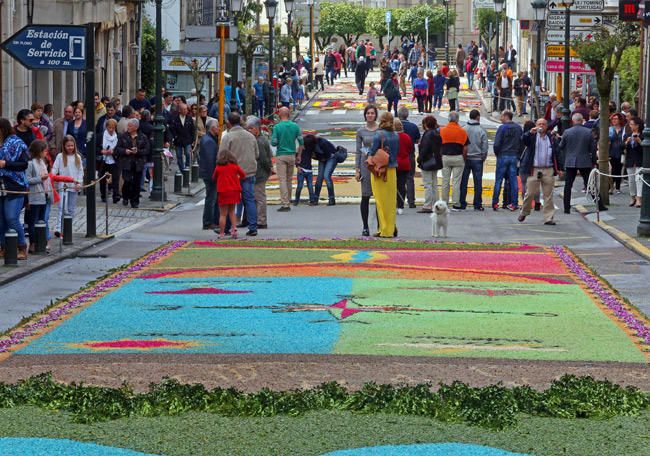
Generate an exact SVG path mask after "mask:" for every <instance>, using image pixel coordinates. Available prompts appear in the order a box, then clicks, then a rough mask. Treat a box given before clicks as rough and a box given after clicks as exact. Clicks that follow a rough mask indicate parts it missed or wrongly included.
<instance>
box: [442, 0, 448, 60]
mask: <svg viewBox="0 0 650 456" xmlns="http://www.w3.org/2000/svg"><path fill="white" fill-rule="evenodd" d="M442 4H443V5H445V60H446V61H447V64H449V0H442Z"/></svg>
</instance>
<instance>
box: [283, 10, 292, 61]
mask: <svg viewBox="0 0 650 456" xmlns="http://www.w3.org/2000/svg"><path fill="white" fill-rule="evenodd" d="M293 3H294V0H284V9H285V10H286V12H287V36H288V37H289V39H288V40H287V43H288V48H289V49H288V51H289V61H291V52H292V51H293V43H292V42H291V36H292V32H293V31H292V30H291V27H292V26H293V24H292V22H291V13H293Z"/></svg>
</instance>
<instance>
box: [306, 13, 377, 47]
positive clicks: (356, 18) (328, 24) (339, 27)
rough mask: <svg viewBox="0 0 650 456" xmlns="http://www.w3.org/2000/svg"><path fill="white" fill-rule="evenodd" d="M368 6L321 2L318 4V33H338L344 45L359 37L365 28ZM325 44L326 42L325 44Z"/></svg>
mask: <svg viewBox="0 0 650 456" xmlns="http://www.w3.org/2000/svg"><path fill="white" fill-rule="evenodd" d="M367 11H368V8H364V7H362V6H359V5H355V4H349V3H322V4H321V6H320V22H319V25H318V27H319V34H321V33H322V36H329V37H330V39H331V37H332V36H333V35H339V36H340V37H341V38H343V41H344V42H345V44H346V46H349V45H350V44H352V43H353V42H354V41H356V40H357V39H359V36H361V35H362V34H363V33H365V30H366V13H367ZM325 46H327V44H325Z"/></svg>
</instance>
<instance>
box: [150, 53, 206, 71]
mask: <svg viewBox="0 0 650 456" xmlns="http://www.w3.org/2000/svg"><path fill="white" fill-rule="evenodd" d="M193 61H196V63H195V62H193ZM193 64H195V65H196V67H197V69H198V70H199V71H200V72H201V73H216V72H217V70H218V69H219V56H217V57H213V56H197V55H189V54H167V55H163V56H161V66H162V70H163V71H165V72H169V73H189V72H191V71H192V69H191V68H192V65H193Z"/></svg>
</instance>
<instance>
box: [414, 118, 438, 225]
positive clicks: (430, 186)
mask: <svg viewBox="0 0 650 456" xmlns="http://www.w3.org/2000/svg"><path fill="white" fill-rule="evenodd" d="M422 127H424V130H425V131H424V134H423V135H422V138H421V139H420V151H419V152H420V153H419V154H418V159H417V164H418V167H419V168H420V170H421V174H422V184H423V185H424V205H423V206H422V207H421V208H420V209H419V210H418V212H419V213H420V214H430V213H431V212H432V211H433V203H435V202H436V201H438V170H440V169H442V153H441V152H440V148H441V147H442V139H441V138H440V128H439V127H438V121H437V120H436V118H435V117H434V116H426V117H425V118H424V119H422Z"/></svg>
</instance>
